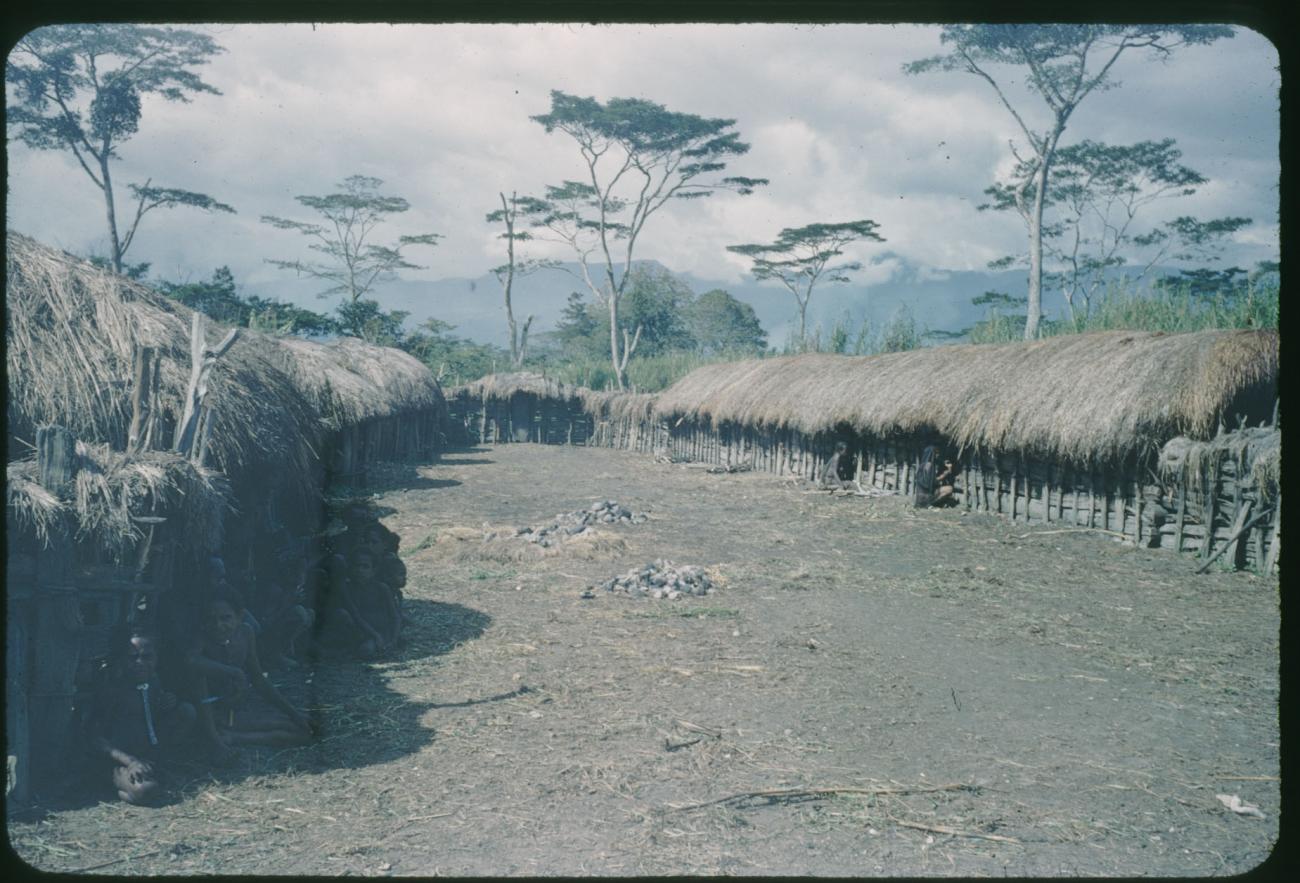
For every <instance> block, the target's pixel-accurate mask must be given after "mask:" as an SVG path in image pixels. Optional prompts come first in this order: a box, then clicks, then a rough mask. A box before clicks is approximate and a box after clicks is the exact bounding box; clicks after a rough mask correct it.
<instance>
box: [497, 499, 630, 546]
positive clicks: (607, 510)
mask: <svg viewBox="0 0 1300 883" xmlns="http://www.w3.org/2000/svg"><path fill="white" fill-rule="evenodd" d="M647 519H648V516H647V515H646V514H645V513H644V512H633V511H632V510H631V509H629V508H627V507H626V506H620V505H619V503H618V501H617V500H597V501H596V502H594V503H592V504H591V505H590V506H588V507H587V508H586V509H579V510H578V511H576V512H569V513H567V514H560V515H556V516H555V520H554V521H552V522H551V523H550V524H547V525H544V526H542V527H517V528H515V536H516V537H519V538H521V539H525V540H527V541H528V542H530V543H536V544H537V545H539V546H542V547H543V548H550V547H551V546H553V545H555V544H556V543H560V542H563V541H564V540H566V539H568V538H569V537H574V536H577V535H578V534H580V533H585V532H586V531H587V530H590V529H591V528H594V527H596V526H598V525H601V524H641V523H642V522H643V521H646V520H647Z"/></svg>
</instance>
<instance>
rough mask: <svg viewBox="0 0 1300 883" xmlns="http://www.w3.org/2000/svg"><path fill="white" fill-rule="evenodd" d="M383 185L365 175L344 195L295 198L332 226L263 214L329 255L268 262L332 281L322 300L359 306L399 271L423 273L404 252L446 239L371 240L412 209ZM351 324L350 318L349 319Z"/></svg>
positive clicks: (350, 181) (351, 180)
mask: <svg viewBox="0 0 1300 883" xmlns="http://www.w3.org/2000/svg"><path fill="white" fill-rule="evenodd" d="M383 183H384V182H383V181H382V180H381V179H379V178H370V177H367V176H365V175H352V176H350V177H348V178H345V179H344V180H343V182H342V183H341V184H340V185H339V186H340V187H341V188H342V192H339V193H330V194H327V195H325V196H295V197H294V199H296V200H297V201H298V202H299V203H301V204H302V205H304V206H306V207H307V208H309V209H311V210H313V211H315V212H316V213H318V214H319V215H321V216H322V217H323V218H324V219H325V221H326V222H327V223H321V224H317V223H309V222H306V221H294V220H290V219H288V218H281V217H277V216H275V215H263V216H262V221H263V222H264V223H267V224H270V225H271V226H273V227H276V228H277V229H280V230H294V231H296V232H298V233H301V234H302V235H304V236H306V237H307V238H308V239H310V240H312V241H311V242H310V243H309V244H308V246H307V247H308V248H310V249H311V250H312V251H315V252H318V253H320V254H322V255H324V256H325V258H324V260H322V261H317V262H314V263H306V262H303V261H284V260H275V259H270V258H268V259H267V263H269V264H274V265H275V266H277V267H280V268H282V269H285V270H293V271H295V272H296V273H298V275H300V276H310V277H311V278H313V279H320V280H322V281H323V282H327V283H330V287H329V288H327V289H326V290H324V291H322V292H320V293H319V294H318V295H317V296H318V297H329V296H331V295H335V294H344V295H347V300H346V301H345V306H346V305H347V304H356V303H358V302H359V301H360V300H361V299H362V298H364V297H365V296H366V295H367V294H369V293H370V290H371V289H372V288H374V287H375V285H376V284H378V283H380V282H387V281H389V280H391V279H394V278H396V277H397V271H398V270H416V269H421V267H420V266H419V265H418V264H413V263H411V262H409V261H407V260H406V259H405V258H404V257H403V256H402V252H403V250H404V249H406V248H408V247H410V246H413V245H428V246H434V245H437V244H438V240H439V239H441V238H442V237H441V235H440V234H437V233H422V234H419V235H415V236H399V237H398V238H397V241H396V242H394V243H392V244H391V245H379V244H376V243H374V242H372V241H371V238H372V237H373V235H374V233H375V231H376V229H377V228H378V227H379V226H380V225H381V224H382V223H384V221H386V220H388V219H389V217H390V216H392V215H396V214H401V213H402V212H405V211H407V210H409V209H410V207H411V204H410V203H408V202H407V201H406V200H405V199H402V197H400V196H384V195H383V194H381V193H380V192H379V188H380V186H382V185H383ZM345 321H347V320H345Z"/></svg>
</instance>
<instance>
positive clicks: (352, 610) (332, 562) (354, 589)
mask: <svg viewBox="0 0 1300 883" xmlns="http://www.w3.org/2000/svg"><path fill="white" fill-rule="evenodd" d="M326 571H327V572H326V574H325V578H324V583H323V585H324V591H323V592H322V594H321V596H320V598H319V600H318V601H317V610H318V611H319V615H320V628H319V632H318V633H319V636H320V638H321V641H322V642H323V643H326V644H332V645H334V646H336V647H341V648H345V649H347V650H355V651H356V652H357V653H358V654H359V655H360V656H361V657H363V658H370V657H373V656H374V655H375V654H376V653H378V652H380V651H382V650H384V649H386V648H387V647H388V640H387V639H385V637H384V635H383V634H382V633H381V632H380V630H379V628H377V627H376V624H375V623H374V622H372V621H371V616H367V615H366V612H365V609H364V608H365V605H366V604H367V602H368V601H369V590H371V589H372V586H370V585H369V584H368V583H367V584H366V585H361V584H359V583H358V581H357V578H356V575H355V574H354V573H353V572H351V569H350V568H349V567H348V561H347V559H346V558H344V557H343V556H342V555H333V556H331V558H330V559H329V564H328V567H327V568H326ZM372 616H373V614H372Z"/></svg>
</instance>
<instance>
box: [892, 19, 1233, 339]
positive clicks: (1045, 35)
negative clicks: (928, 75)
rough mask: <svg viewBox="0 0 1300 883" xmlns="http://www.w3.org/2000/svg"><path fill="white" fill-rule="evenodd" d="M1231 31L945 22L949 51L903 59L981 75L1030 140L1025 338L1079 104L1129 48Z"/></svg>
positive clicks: (1019, 195)
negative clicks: (1056, 181)
mask: <svg viewBox="0 0 1300 883" xmlns="http://www.w3.org/2000/svg"><path fill="white" fill-rule="evenodd" d="M1232 36H1233V31H1232V29H1231V28H1230V27H1227V26H1223V25H1175V26H1163V25H1060V24H1052V25H1037V24H996V25H945V26H944V28H943V32H942V34H941V36H940V39H941V41H942V42H943V43H944V44H945V45H948V46H949V47H951V48H950V49H949V51H948V52H947V53H946V54H944V55H935V56H932V57H930V58H924V59H920V60H918V61H913V62H910V63H908V64H905V65H903V70H904V72H906V73H909V74H919V73H924V72H926V71H932V70H944V71H961V72H964V73H967V74H970V75H972V76H975V77H979V78H980V79H981V80H983V81H984V82H986V83H987V84H988V85H989V86H990V87H991V88H992V89H993V91H994V93H995V94H996V95H997V98H998V101H999V103H1001V105H1002V106H1003V107H1004V108H1006V110H1007V112H1008V113H1010V114H1011V117H1012V118H1013V119H1014V120H1015V123H1016V126H1017V127H1018V128H1019V129H1020V132H1021V134H1022V135H1024V137H1025V140H1026V141H1027V142H1028V144H1029V149H1030V151H1031V154H1030V155H1029V156H1021V155H1020V154H1019V153H1018V152H1017V151H1016V147H1015V144H1014V142H1013V143H1012V145H1011V150H1012V152H1013V154H1014V155H1015V156H1016V159H1017V161H1018V162H1020V163H1022V164H1028V165H1029V166H1030V167H1031V168H1032V174H1031V175H1029V176H1027V177H1024V178H1022V179H1021V181H1020V186H1019V188H1018V189H1017V190H1016V192H1015V193H1014V194H1013V198H1014V199H1015V200H1016V203H1017V205H1018V206H1019V207H1020V213H1021V215H1022V216H1023V217H1024V218H1025V219H1026V224H1027V227H1028V233H1029V315H1028V320H1027V321H1026V322H1025V338H1026V339H1027V340H1028V339H1033V338H1035V337H1037V336H1038V324H1039V321H1040V319H1041V318H1042V282H1043V207H1044V205H1045V204H1046V200H1047V193H1048V184H1049V179H1050V176H1051V174H1052V165H1053V162H1054V160H1055V158H1056V153H1057V149H1058V147H1059V146H1060V141H1061V136H1062V135H1063V134H1064V133H1065V127H1066V125H1067V124H1068V123H1069V121H1070V117H1071V116H1072V115H1073V114H1074V111H1075V110H1076V109H1077V108H1078V107H1079V105H1080V104H1081V103H1082V102H1083V100H1084V99H1086V98H1087V97H1088V96H1089V95H1091V94H1092V93H1094V92H1097V91H1102V90H1105V89H1110V88H1114V87H1115V86H1118V85H1119V83H1118V81H1117V80H1115V79H1114V77H1113V76H1112V71H1113V69H1114V67H1115V64H1116V62H1118V61H1119V59H1120V57H1121V56H1122V55H1124V53H1126V52H1129V51H1130V50H1134V51H1140V50H1145V51H1146V52H1148V53H1149V54H1150V55H1153V56H1156V57H1159V58H1167V57H1169V56H1170V55H1171V54H1172V53H1173V51H1174V50H1175V49H1176V48H1178V47H1180V46H1186V45H1196V44H1206V43H1212V42H1214V41H1215V40H1219V39H1223V38H1229V37H1232ZM997 65H1001V66H1010V67H1011V68H1013V69H1014V73H1013V74H1011V75H1009V76H1008V77H1006V78H1004V79H1003V80H1001V81H1000V80H999V79H997V78H995V77H994V76H993V72H994V71H995V70H996V68H995V67H994V66H997ZM1017 76H1023V77H1024V82H1025V85H1026V86H1027V87H1028V88H1029V91H1030V92H1031V93H1033V94H1035V95H1037V96H1038V97H1039V98H1040V99H1041V100H1042V101H1043V103H1044V104H1045V105H1046V106H1047V111H1048V115H1047V122H1046V123H1045V124H1041V125H1035V124H1034V123H1032V122H1031V121H1030V120H1029V119H1027V116H1028V113H1027V111H1028V108H1027V107H1026V106H1025V103H1023V102H1019V103H1013V101H1012V99H1011V97H1010V95H1009V94H1008V89H1007V88H1006V85H1005V84H1006V83H1007V82H1008V81H1009V80H1011V79H1013V78H1014V77H1017Z"/></svg>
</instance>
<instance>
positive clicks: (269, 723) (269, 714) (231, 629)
mask: <svg viewBox="0 0 1300 883" xmlns="http://www.w3.org/2000/svg"><path fill="white" fill-rule="evenodd" d="M243 614H244V603H243V600H242V599H241V598H240V597H239V595H238V594H237V593H235V592H234V591H233V590H230V589H227V590H226V591H224V592H217V593H215V594H213V595H211V596H210V597H209V598H208V599H207V600H206V601H205V603H204V606H203V621H202V622H203V625H202V630H201V635H200V638H199V640H198V641H197V642H196V644H195V647H194V649H193V652H192V653H191V656H190V665H191V669H192V671H193V673H194V675H195V678H196V681H197V683H198V684H199V692H200V695H201V696H202V697H203V698H202V699H201V700H200V705H199V718H200V721H201V723H202V724H203V728H204V731H205V734H206V735H207V736H208V738H209V739H210V740H212V742H213V743H214V744H215V745H217V746H219V747H220V748H223V749H224V748H225V747H227V746H230V745H275V746H280V745H301V744H303V743H305V742H307V741H308V740H309V739H310V738H311V734H312V730H311V725H310V723H309V722H308V720H307V717H306V716H305V715H304V714H303V713H302V712H300V711H298V709H296V708H294V707H293V706H292V705H291V704H289V702H288V700H286V699H285V698H284V697H283V696H281V695H280V691H279V690H277V689H275V685H274V684H272V683H271V682H270V681H268V680H267V679H266V676H265V675H263V674H262V663H261V660H260V659H258V656H257V638H256V637H255V636H254V634H253V629H252V627H251V626H249V624H248V623H247V622H245V621H243ZM250 686H251V687H252V688H253V692H254V693H255V694H256V698H259V699H261V700H262V702H261V704H260V705H261V707H259V705H258V704H256V703H255V702H254V701H251V700H252V699H253V698H254V697H250V696H248V695H247V692H248V688H249V687H250Z"/></svg>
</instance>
